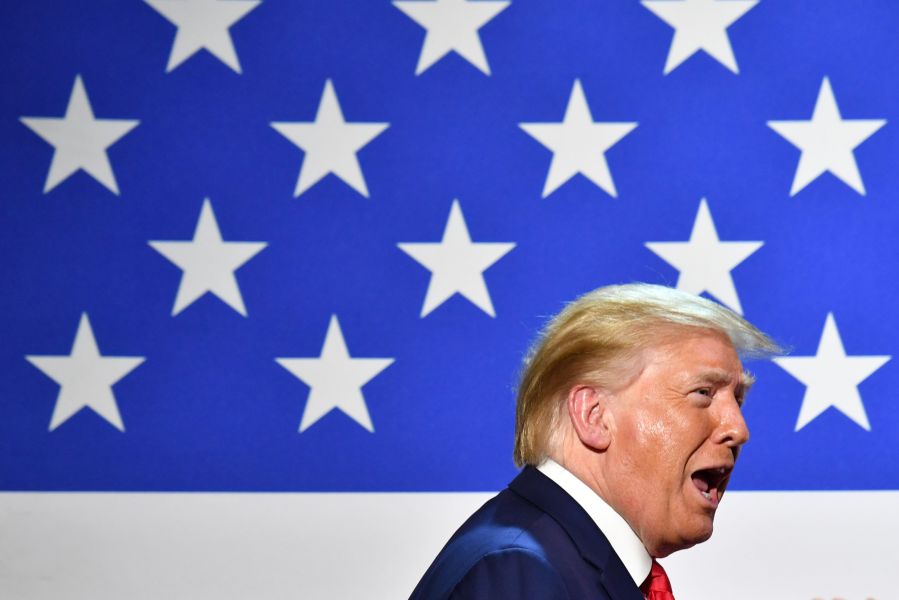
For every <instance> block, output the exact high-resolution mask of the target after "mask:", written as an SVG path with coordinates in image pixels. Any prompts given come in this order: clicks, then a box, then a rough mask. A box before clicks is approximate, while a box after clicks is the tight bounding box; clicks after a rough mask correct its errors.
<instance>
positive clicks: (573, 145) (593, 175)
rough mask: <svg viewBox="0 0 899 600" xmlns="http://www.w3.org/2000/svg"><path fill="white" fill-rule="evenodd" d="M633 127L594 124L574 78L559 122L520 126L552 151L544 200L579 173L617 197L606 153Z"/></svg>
mask: <svg viewBox="0 0 899 600" xmlns="http://www.w3.org/2000/svg"><path fill="white" fill-rule="evenodd" d="M636 126H637V124H636V123H610V122H606V123H599V122H594V121H593V117H592V116H591V115H590V107H589V106H587V98H586V97H585V96H584V89H583V88H582V87H581V82H580V80H578V79H575V80H574V87H572V89H571V96H570V97H569V98H568V107H567V108H566V109H565V118H564V120H563V121H562V122H561V123H521V124H520V127H521V128H522V129H524V130H525V131H526V132H527V133H528V134H529V135H530V136H531V137H533V138H534V139H536V140H537V141H538V142H540V143H541V144H543V145H544V146H546V147H547V148H549V149H550V150H552V152H553V159H552V162H551V163H550V165H549V174H548V175H547V177H546V183H545V185H544V186H543V197H544V198H546V197H547V196H548V195H550V194H551V193H553V192H554V191H555V190H556V189H558V188H559V187H560V186H561V185H562V184H564V183H565V182H566V181H568V180H569V179H571V178H572V177H574V176H575V175H577V174H578V173H581V174H583V175H584V176H585V177H586V178H587V179H589V180H590V181H592V182H593V183H595V184H596V185H598V186H599V187H600V188H602V189H603V190H605V191H606V192H607V193H608V194H609V195H611V196H613V197H615V196H617V195H618V193H617V192H616V190H615V183H614V182H613V181H612V174H611V173H610V172H609V165H608V163H607V162H606V155H605V152H606V150H608V149H609V148H611V147H612V146H614V145H615V144H617V143H618V141H619V140H621V138H623V137H624V136H626V135H627V134H628V133H630V132H631V131H632V130H633V129H634V128H635V127H636Z"/></svg>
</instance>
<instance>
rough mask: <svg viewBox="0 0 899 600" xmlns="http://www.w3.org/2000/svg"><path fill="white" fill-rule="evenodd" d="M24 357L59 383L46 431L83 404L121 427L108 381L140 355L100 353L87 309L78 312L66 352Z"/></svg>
mask: <svg viewBox="0 0 899 600" xmlns="http://www.w3.org/2000/svg"><path fill="white" fill-rule="evenodd" d="M25 359H26V360H27V361H28V362H30V363H31V364H33V365H34V366H35V367H37V368H38V369H40V370H41V371H42V372H43V373H44V375H46V376H47V377H49V378H50V379H52V380H53V381H55V382H56V383H58V384H59V385H60V386H61V387H60V390H59V396H58V397H57V398H56V407H55V408H54V409H53V416H52V417H51V418H50V431H53V430H54V429H56V428H57V427H59V426H60V425H62V424H63V423H65V422H66V421H68V420H69V418H70V417H72V416H73V415H75V414H76V413H77V412H78V411H80V410H81V409H82V408H84V407H88V408H90V409H92V410H93V411H94V412H95V413H97V414H98V415H100V416H101V417H103V418H104V419H106V420H107V421H108V422H109V423H110V424H112V425H113V426H114V427H115V428H116V429H118V430H119V431H125V425H124V424H122V416H121V415H120V414H119V407H118V405H117V404H116V401H115V396H113V395H112V385H113V384H114V383H115V382H117V381H118V380H119V379H121V378H122V377H124V376H125V375H127V374H128V373H130V372H131V371H132V370H134V368H135V367H137V366H138V365H139V364H141V363H142V362H144V357H142V356H101V355H100V349H99V348H98V347H97V340H96V339H95V338H94V332H93V330H92V329H91V323H90V320H88V317H87V313H83V314H82V315H81V321H80V322H79V323H78V331H77V333H75V342H74V343H73V344H72V352H71V353H70V354H69V355H68V356H65V355H63V356H52V355H51V356H47V355H37V356H26V357H25Z"/></svg>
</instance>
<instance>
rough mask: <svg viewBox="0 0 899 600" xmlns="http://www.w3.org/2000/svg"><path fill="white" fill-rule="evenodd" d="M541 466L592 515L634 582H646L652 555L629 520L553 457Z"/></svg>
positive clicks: (545, 473)
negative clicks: (629, 523) (628, 522)
mask: <svg viewBox="0 0 899 600" xmlns="http://www.w3.org/2000/svg"><path fill="white" fill-rule="evenodd" d="M537 469H538V470H539V471H540V472H541V473H543V474H544V475H546V476H547V477H549V478H550V479H552V480H553V481H554V482H556V484H557V485H558V486H559V487H560V488H562V489H563V490H565V491H566V492H567V493H568V495H569V496H571V497H572V498H573V499H574V501H575V502H577V503H578V504H579V505H580V506H581V508H583V509H584V510H585V511H586V513H587V514H588V515H590V518H591V519H593V521H594V522H595V523H596V526H597V527H599V528H600V530H602V532H603V535H605V536H606V539H608V540H609V543H610V544H611V545H612V550H614V551H615V554H617V555H618V558H620V559H621V562H622V563H624V567H625V568H626V569H627V572H628V573H629V574H630V576H631V578H632V579H633V580H634V583H635V584H637V585H638V586H639V585H640V584H642V583H643V581H644V580H645V579H646V578H647V577H648V576H649V571H650V569H651V568H652V557H651V556H650V555H649V553H648V552H647V551H646V548H645V547H644V546H643V542H641V541H640V538H638V537H637V534H636V533H634V530H633V529H631V527H630V525H628V524H627V521H625V520H624V518H622V517H621V515H619V514H618V513H617V512H615V510H614V509H613V508H612V507H611V506H609V505H608V504H606V502H605V501H604V500H603V499H602V498H600V497H599V495H598V494H597V493H596V492H594V491H593V490H591V489H590V488H589V487H588V486H587V484H586V483H584V482H583V481H581V480H580V479H578V478H577V477H576V476H575V475H574V474H573V473H571V471H569V470H568V469H566V468H565V467H563V466H562V465H560V464H559V463H557V462H556V461H554V460H552V459H551V458H547V459H546V460H545V461H543V463H541V464H540V466H539V467H537Z"/></svg>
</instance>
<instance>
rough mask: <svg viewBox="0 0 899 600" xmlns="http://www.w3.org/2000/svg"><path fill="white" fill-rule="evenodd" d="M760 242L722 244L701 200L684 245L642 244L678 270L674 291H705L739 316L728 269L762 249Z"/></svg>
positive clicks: (737, 298) (705, 205) (737, 299)
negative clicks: (688, 238) (675, 289)
mask: <svg viewBox="0 0 899 600" xmlns="http://www.w3.org/2000/svg"><path fill="white" fill-rule="evenodd" d="M763 243H764V242H722V241H720V240H719V239H718V232H717V231H716V230H715V223H714V222H713V221H712V213H711V212H710V211H709V206H708V204H707V203H706V200H705V198H703V199H702V200H701V201H700V202H699V211H698V212H697V213H696V220H695V221H694V222H693V231H692V232H691V233H690V240H689V241H687V242H646V247H647V248H649V249H650V250H652V251H653V252H655V253H656V254H658V255H659V256H660V257H661V258H663V259H664V260H665V261H667V262H668V263H669V264H670V265H671V266H672V267H674V268H675V269H677V270H678V271H680V275H679V276H678V278H677V289H679V290H683V291H685V292H689V293H691V294H701V293H702V292H708V293H710V294H712V295H713V296H715V297H716V298H717V299H718V300H720V301H721V302H722V303H723V304H726V305H727V306H729V307H730V308H732V309H733V310H735V311H736V312H738V313H740V314H742V313H743V308H742V307H741V306H740V298H739V297H738V296H737V289H736V288H735V287H734V280H733V277H731V274H730V272H731V270H732V269H733V268H735V267H736V266H737V265H739V264H740V263H741V262H743V261H744V260H746V259H747V258H748V257H749V255H751V254H752V253H753V252H755V251H756V250H758V249H759V248H761V247H762V244H763Z"/></svg>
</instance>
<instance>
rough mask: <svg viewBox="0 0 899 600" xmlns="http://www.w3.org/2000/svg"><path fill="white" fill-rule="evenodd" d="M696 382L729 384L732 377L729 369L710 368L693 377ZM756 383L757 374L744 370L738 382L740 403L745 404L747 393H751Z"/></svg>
mask: <svg viewBox="0 0 899 600" xmlns="http://www.w3.org/2000/svg"><path fill="white" fill-rule="evenodd" d="M693 381H694V382H708V383H711V384H714V385H728V384H730V383H731V381H732V379H731V377H730V374H729V373H727V371H719V370H718V369H710V370H708V371H703V372H701V373H699V374H698V375H697V376H696V377H695V378H693ZM754 383H755V375H753V374H752V373H750V372H749V371H745V370H744V371H743V372H742V373H741V374H740V381H739V383H738V384H737V389H736V392H737V394H736V395H737V397H738V399H739V401H740V405H742V404H743V399H744V398H745V397H746V394H748V393H749V389H750V388H751V387H752V384H754Z"/></svg>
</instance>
